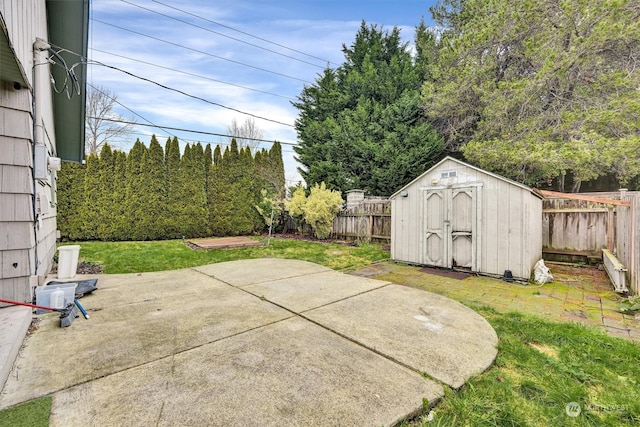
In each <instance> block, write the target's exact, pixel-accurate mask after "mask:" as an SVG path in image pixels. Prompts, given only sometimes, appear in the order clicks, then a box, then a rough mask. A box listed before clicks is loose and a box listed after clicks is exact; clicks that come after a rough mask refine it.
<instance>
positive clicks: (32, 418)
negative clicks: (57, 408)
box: [0, 397, 51, 427]
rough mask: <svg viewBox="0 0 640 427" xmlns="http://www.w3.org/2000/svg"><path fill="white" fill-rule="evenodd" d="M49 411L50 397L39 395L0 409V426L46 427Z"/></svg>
mask: <svg viewBox="0 0 640 427" xmlns="http://www.w3.org/2000/svg"><path fill="white" fill-rule="evenodd" d="M50 412H51V397H41V398H40V399H35V400H32V401H30V402H26V403H23V404H22V405H18V406H14V407H13V408H9V409H5V410H4V411H0V427H23V426H24V427H40V426H42V427H46V426H48V425H49V413H50Z"/></svg>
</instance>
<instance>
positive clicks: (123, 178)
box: [111, 151, 128, 240]
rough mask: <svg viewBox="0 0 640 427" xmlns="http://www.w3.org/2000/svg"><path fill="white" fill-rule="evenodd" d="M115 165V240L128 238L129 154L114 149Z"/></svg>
mask: <svg viewBox="0 0 640 427" xmlns="http://www.w3.org/2000/svg"><path fill="white" fill-rule="evenodd" d="M113 156H114V160H115V161H114V166H113V198H112V206H111V209H112V229H113V235H112V238H113V240H127V238H128V236H127V227H126V205H127V154H126V153H125V152H123V151H114V153H113Z"/></svg>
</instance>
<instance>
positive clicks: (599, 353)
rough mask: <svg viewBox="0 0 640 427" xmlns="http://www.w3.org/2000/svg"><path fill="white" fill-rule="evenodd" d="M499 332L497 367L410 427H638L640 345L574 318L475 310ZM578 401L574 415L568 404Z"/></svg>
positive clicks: (453, 393) (639, 410)
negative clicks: (548, 318) (561, 320)
mask: <svg viewBox="0 0 640 427" xmlns="http://www.w3.org/2000/svg"><path fill="white" fill-rule="evenodd" d="M472 308H474V309H475V310H476V311H478V312H479V313H480V314H481V315H483V316H484V317H485V318H486V319H487V320H488V321H489V323H491V325H492V326H493V327H494V329H495V330H496V332H497V334H498V337H499V339H500V343H499V346H498V356H497V358H496V362H495V364H494V366H492V367H491V368H490V369H489V370H488V371H487V372H485V373H484V374H482V375H479V376H478V377H476V378H473V379H472V380H470V381H469V382H468V383H467V384H466V385H465V386H464V387H463V388H462V390H461V391H458V392H454V391H447V393H446V395H445V397H444V398H443V399H442V401H440V403H439V404H438V406H437V407H436V408H435V409H434V411H433V414H432V415H433V419H432V420H431V421H430V422H429V421H426V417H425V416H423V417H422V419H421V420H418V421H415V422H412V423H406V424H405V425H406V426H411V427H416V426H424V427H431V426H540V427H543V426H545V427H546V426H611V427H617V426H637V425H640V388H639V387H638V386H639V384H638V382H639V381H640V363H638V361H640V346H639V345H637V344H635V343H633V342H632V341H629V340H625V339H622V338H614V337H610V336H608V335H606V334H605V333H604V332H600V331H598V330H595V329H593V328H587V327H585V326H582V325H578V324H575V323H557V322H550V321H546V320H543V319H542V318H539V317H537V316H527V315H523V314H520V313H516V312H507V313H500V312H497V311H495V310H493V309H490V308H486V307H472ZM571 402H576V403H578V404H579V405H580V413H579V414H578V415H577V416H576V417H570V416H568V415H567V412H566V407H567V405H568V404H569V403H571Z"/></svg>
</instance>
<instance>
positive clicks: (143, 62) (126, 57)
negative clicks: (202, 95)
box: [89, 47, 295, 101]
mask: <svg viewBox="0 0 640 427" xmlns="http://www.w3.org/2000/svg"><path fill="white" fill-rule="evenodd" d="M89 49H91V50H93V51H95V52H100V53H104V54H106V55H111V56H117V57H118V58H123V59H126V60H128V61H133V62H139V63H141V64H145V65H151V66H152V67H157V68H162V69H164V70H169V71H173V72H176V73H180V74H185V75H187V76H192V77H197V78H199V79H203V80H209V81H212V82H216V83H221V84H224V85H229V86H234V87H239V88H241V89H246V90H250V91H253V92H258V93H264V94H265V95H271V96H277V97H278V98H284V99H289V100H292V101H295V98H291V97H290V96H285V95H279V94H277V93H273V92H267V91H265V90H260V89H255V88H252V87H248V86H242V85H239V84H235V83H229V82H225V81H222V80H217V79H214V78H211V77H207V76H203V75H200V74H194V73H190V72H188V71H183V70H177V69H175V68H171V67H165V66H164V65H158V64H154V63H153V62H147V61H143V60H141V59H135V58H130V57H128V56H124V55H119V54H117V53H113V52H107V51H106V50H101V49H96V48H93V47H92V48H89Z"/></svg>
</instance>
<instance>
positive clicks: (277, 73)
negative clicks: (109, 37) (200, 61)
mask: <svg viewBox="0 0 640 427" xmlns="http://www.w3.org/2000/svg"><path fill="white" fill-rule="evenodd" d="M92 21H94V22H99V23H101V24H104V25H108V26H110V27H113V28H117V29H119V30H122V31H126V32H129V33H132V34H136V35H139V36H142V37H147V38H150V39H152V40H156V41H159V42H162V43H166V44H169V45H172V46H176V47H179V48H181V49H186V50H190V51H192V52H196V53H200V54H202V55H207V56H210V57H212V58H216V59H221V60H223V61H227V62H232V63H234V64H238V65H242V66H243V67H249V68H253V69H255V70H258V71H263V72H265V73H270V74H275V75H277V76H280V77H285V78H288V79H292V80H297V81H300V82H303V83H308V84H312V83H311V82H310V81H308V80H304V79H300V78H298V77H294V76H289V75H287V74H282V73H279V72H277V71H272V70H267V69H266V68H260V67H256V66H255V65H250V64H245V63H244V62H240V61H235V60H233V59H229V58H224V57H222V56H218V55H214V54H212V53H209V52H205V51H203V50H198V49H194V48H191V47H188V46H184V45H181V44H178V43H174V42H170V41H168V40H164V39H161V38H159V37H155V36H150V35H149V34H144V33H141V32H138V31H134V30H130V29H128V28H124V27H120V26H118V25H115V24H111V23H109V22H105V21H102V20H100V19H96V18H92Z"/></svg>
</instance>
